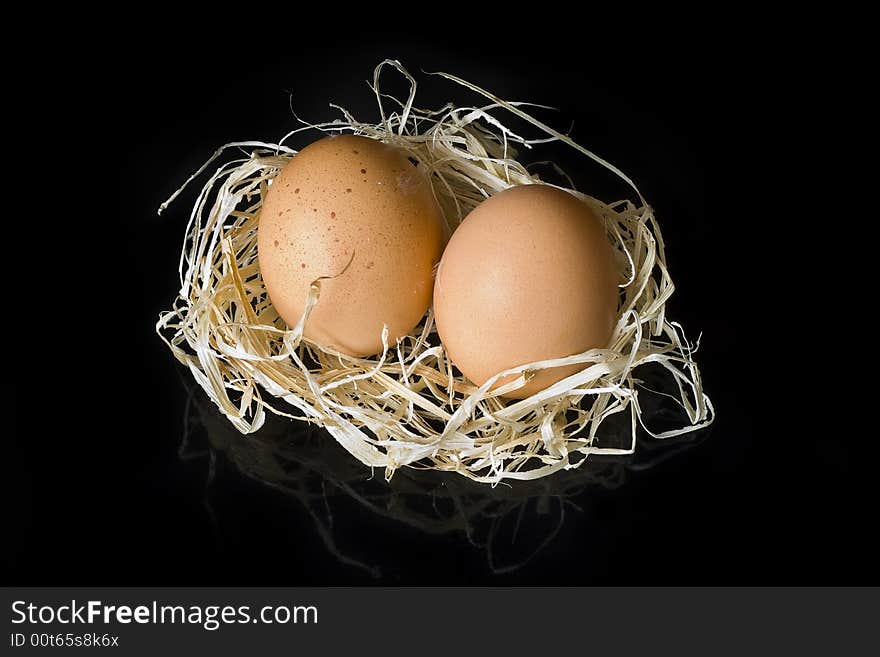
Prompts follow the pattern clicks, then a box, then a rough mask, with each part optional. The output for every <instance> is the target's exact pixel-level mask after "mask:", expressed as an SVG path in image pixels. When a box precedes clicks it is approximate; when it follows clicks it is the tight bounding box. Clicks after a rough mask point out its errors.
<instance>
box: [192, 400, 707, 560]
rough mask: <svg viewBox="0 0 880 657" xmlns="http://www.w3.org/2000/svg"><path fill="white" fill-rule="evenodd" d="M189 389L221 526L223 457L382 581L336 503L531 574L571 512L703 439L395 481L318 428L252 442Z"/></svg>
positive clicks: (624, 434) (656, 414) (274, 422)
mask: <svg viewBox="0 0 880 657" xmlns="http://www.w3.org/2000/svg"><path fill="white" fill-rule="evenodd" d="M188 387H189V386H188ZM189 388H190V389H189V393H190V394H189V398H188V400H187V408H186V412H185V417H184V427H185V430H184V436H183V440H182V442H181V445H180V456H181V458H183V459H186V460H188V459H191V458H196V457H199V456H203V455H207V456H208V457H209V459H210V469H209V473H208V480H207V482H206V493H205V494H206V497H205V503H206V506H207V508H208V512H209V513H210V515H211V517H212V520H213V521H214V522H215V523H216V521H217V519H216V516H215V512H214V509H213V505H212V503H211V495H210V492H211V484H212V483H213V481H214V479H215V476H216V463H217V461H216V458H217V454H218V453H222V454H224V455H225V456H226V458H227V459H228V461H229V462H231V463H232V464H234V466H235V467H236V469H237V470H239V471H240V472H241V473H243V474H245V475H246V476H248V477H249V478H251V479H253V480H256V481H258V482H260V483H262V484H264V485H266V486H269V487H271V488H273V489H275V490H277V491H280V492H282V493H284V494H285V495H288V496H290V497H293V498H295V499H296V500H298V501H299V502H300V503H301V504H302V506H303V508H304V509H305V510H306V511H307V512H308V514H309V515H310V516H311V518H312V520H313V521H314V523H315V528H316V531H317V532H318V534H319V535H320V537H321V539H322V540H323V542H324V544H325V545H326V547H327V549H328V550H329V551H330V552H331V553H332V554H333V555H334V556H335V557H337V558H338V559H339V560H340V561H341V562H342V563H345V564H347V565H350V566H354V567H358V568H361V569H363V570H366V571H367V572H369V573H370V574H372V575H373V576H374V577H378V576H379V574H380V572H379V568H378V567H377V566H370V565H367V564H365V563H363V562H362V561H359V560H357V559H354V558H352V557H351V556H349V555H347V554H345V553H344V552H343V550H342V549H341V548H340V547H339V546H338V545H337V539H336V530H335V527H334V517H333V511H332V509H331V499H332V498H334V497H337V498H339V497H341V496H344V497H347V498H349V499H350V500H353V501H354V502H356V503H357V504H358V505H359V506H360V507H362V508H363V509H366V510H367V511H369V512H370V513H372V514H375V515H377V516H379V517H383V518H388V519H391V520H394V521H397V522H401V523H404V524H406V525H408V526H411V527H414V528H416V529H418V530H420V531H422V532H425V533H427V534H432V535H440V534H447V533H450V532H460V533H461V534H463V535H464V536H465V537H466V539H467V540H468V541H469V542H470V543H471V544H472V545H473V546H474V547H476V548H478V549H482V550H485V552H486V556H487V559H488V562H489V567H490V568H491V569H492V571H493V572H495V573H498V574H500V573H505V572H511V571H513V570H516V569H518V568H520V567H522V566H524V565H525V564H526V563H528V562H529V561H530V560H531V559H532V558H533V557H534V556H535V555H537V554H538V553H539V552H540V551H541V550H542V549H543V548H544V547H546V546H547V545H549V544H550V543H551V542H552V541H553V539H554V538H555V537H556V536H557V534H558V533H559V531H560V529H561V528H562V526H563V523H564V521H565V517H566V511H569V512H571V511H575V512H580V511H581V509H580V508H579V507H578V506H577V505H576V504H575V503H574V502H573V501H572V498H574V497H576V496H577V495H579V494H580V493H582V492H583V491H584V490H586V489H588V488H592V489H604V490H612V489H616V488H618V487H620V486H621V485H623V484H624V482H625V481H626V478H627V475H628V472H629V471H630V470H643V469H647V468H650V467H653V466H655V465H657V464H658V463H660V462H661V461H664V460H666V459H667V458H669V457H670V456H672V455H674V454H676V453H679V452H680V451H682V450H684V449H687V448H688V447H690V446H692V445H694V444H695V443H696V442H698V441H699V440H701V438H702V434H692V435H693V439H692V440H688V441H684V442H682V441H679V442H676V443H675V444H668V443H666V444H663V443H660V442H658V441H649V440H644V439H639V450H637V452H636V455H630V456H624V457H594V458H591V459H589V460H588V461H587V462H585V463H584V464H583V465H582V466H581V467H580V468H578V469H573V470H563V471H560V472H558V473H556V475H555V476H554V477H549V478H542V479H536V480H533V481H522V482H516V483H515V484H514V485H512V486H511V485H505V484H501V485H498V486H495V487H488V486H484V485H481V484H478V483H475V482H473V481H470V480H468V479H465V478H463V477H455V476H451V475H450V474H449V473H443V472H437V471H435V470H415V469H405V470H401V471H400V472H398V474H397V476H395V477H394V478H393V479H391V480H390V481H386V480H385V479H384V478H382V477H378V476H373V475H367V474H365V473H364V470H363V467H362V466H361V465H360V464H359V463H358V462H357V461H356V460H354V459H352V458H351V456H350V455H349V454H348V453H347V452H345V451H344V450H342V449H340V447H339V445H338V444H337V443H336V442H335V441H333V440H330V439H329V437H328V436H327V434H326V432H325V431H323V430H322V429H320V428H318V427H315V426H313V425H309V424H306V423H299V422H293V423H291V422H289V421H286V420H284V419H278V418H270V419H269V421H268V422H267V423H266V425H265V426H264V427H263V428H262V429H261V430H260V431H259V432H258V433H256V434H253V435H251V436H249V437H247V438H244V437H243V436H242V435H241V434H240V433H239V432H238V431H236V430H235V429H234V428H233V427H232V426H231V425H230V424H229V422H228V421H227V420H226V419H225V418H224V417H223V416H222V415H221V414H220V413H219V412H218V410H217V408H216V407H215V406H214V404H212V403H211V402H210V400H209V399H208V398H207V397H206V396H205V395H204V393H202V391H201V390H199V389H197V388H196V387H195V386H192V387H189ZM651 413H652V417H653V418H654V419H655V420H656V419H660V420H661V421H662V416H663V414H664V413H665V410H664V409H661V408H655V409H652V410H651ZM670 421H672V422H674V419H672V420H670ZM200 428H201V429H203V430H204V433H205V436H204V437H205V438H207V440H208V443H209V445H208V449H207V450H205V451H199V450H197V449H195V448H194V447H193V442H194V440H195V439H194V436H196V435H197V434H198V433H199V429H200ZM629 430H630V428H629V425H628V424H624V425H623V426H621V427H620V431H619V433H620V434H621V440H622V441H628V440H629V439H630V436H629ZM502 541H503V542H504V551H505V553H506V554H508V555H510V554H514V556H513V557H510V556H508V558H507V559H506V560H505V562H504V563H499V559H498V554H497V553H498V550H497V547H498V546H500V545H501V544H502Z"/></svg>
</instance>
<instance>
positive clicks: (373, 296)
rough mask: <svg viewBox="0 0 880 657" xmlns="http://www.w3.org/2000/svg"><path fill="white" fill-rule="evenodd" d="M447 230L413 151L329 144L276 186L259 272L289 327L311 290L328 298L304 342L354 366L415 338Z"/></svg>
mask: <svg viewBox="0 0 880 657" xmlns="http://www.w3.org/2000/svg"><path fill="white" fill-rule="evenodd" d="M445 226H446V224H445V221H444V219H443V215H442V214H441V212H440V208H439V206H438V205H437V202H436V201H435V199H434V196H433V193H432V191H431V186H430V183H429V182H428V180H427V178H426V177H425V176H424V175H423V174H422V173H421V171H420V170H419V169H418V168H417V167H416V166H414V164H413V163H412V162H411V161H410V160H409V159H408V157H407V153H406V151H404V150H402V149H400V148H398V147H395V146H390V145H388V144H383V143H382V142H379V141H376V140H373V139H368V138H366V137H358V136H352V135H343V136H333V137H325V138H324V139H321V140H319V141H316V142H314V143H312V144H310V145H309V146H307V147H306V148H304V149H303V150H302V151H300V152H299V153H298V154H297V155H295V156H294V157H293V158H292V159H291V160H290V162H288V163H287V164H286V165H285V167H284V168H283V169H282V170H281V172H280V173H279V174H278V176H277V177H276V178H275V179H274V181H273V182H272V184H271V186H270V187H269V192H268V193H267V195H266V198H265V201H264V203H263V208H262V211H261V213H260V224H259V232H258V245H257V248H258V255H259V264H260V272H261V274H262V277H263V281H264V283H265V285H266V289H267V291H268V293H269V298H270V300H271V301H272V304H273V305H274V306H275V309H276V310H277V311H278V314H279V315H280V316H281V317H282V318H283V319H284V321H285V322H287V324H288V325H289V326H294V325H296V323H297V322H298V321H299V319H300V317H301V315H302V312H303V310H304V308H305V304H306V300H307V298H308V293H309V287H310V285H311V283H312V281H314V280H316V279H318V278H320V277H323V276H328V277H332V278H328V279H325V280H322V281H321V296H320V299H319V301H318V304H317V305H316V306H315V307H314V309H313V310H312V313H311V314H310V316H309V319H308V321H307V322H306V325H305V328H304V335H305V337H307V338H309V339H310V340H312V341H314V342H317V343H318V344H320V345H322V346H325V347H330V348H332V349H336V350H338V351H341V352H343V353H346V354H349V355H353V356H368V355H371V354H375V353H377V352H380V351H381V350H382V326H383V325H387V326H388V329H389V342H390V344H391V345H394V343H395V340H396V339H397V338H399V337H401V336H404V335H406V334H407V333H409V332H410V331H411V330H412V329H413V328H415V326H416V325H417V324H418V323H419V321H420V320H421V318H422V316H423V315H424V314H425V311H426V310H427V308H428V306H429V305H430V303H431V295H432V272H433V268H434V266H435V265H436V263H437V262H438V261H439V260H440V256H441V254H442V252H443V246H444V243H445V236H446V228H445Z"/></svg>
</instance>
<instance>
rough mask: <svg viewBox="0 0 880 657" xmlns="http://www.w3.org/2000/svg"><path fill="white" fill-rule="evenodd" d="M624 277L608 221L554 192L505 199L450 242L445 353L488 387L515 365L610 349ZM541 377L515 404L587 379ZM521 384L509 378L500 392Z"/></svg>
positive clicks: (564, 370) (536, 188)
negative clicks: (565, 380)
mask: <svg viewBox="0 0 880 657" xmlns="http://www.w3.org/2000/svg"><path fill="white" fill-rule="evenodd" d="M619 282H620V280H619V274H618V267H617V265H616V261H615V256H614V250H613V248H612V246H611V244H610V242H609V240H608V238H607V237H606V234H605V230H604V227H603V224H602V221H601V220H600V219H599V218H598V217H597V216H596V215H595V214H594V213H593V212H592V211H591V209H590V207H589V206H588V205H587V204H586V203H584V202H583V201H581V200H580V199H578V198H577V197H575V196H574V195H572V194H570V193H568V192H565V191H562V190H560V189H557V188H555V187H550V186H548V185H540V184H536V185H524V186H518V187H513V188H511V189H507V190H505V191H502V192H499V193H498V194H496V195H494V196H492V197H491V198H489V199H488V200H486V201H484V202H483V203H481V204H480V205H478V206H477V207H476V208H475V209H474V210H473V211H472V212H471V213H470V214H468V216H467V217H466V218H465V219H464V221H463V222H462V223H461V225H460V226H459V227H458V229H457V230H456V231H455V233H453V235H452V237H451V238H450V240H449V244H448V245H447V247H446V250H445V252H444V254H443V258H442V260H441V262H440V266H439V269H438V271H437V279H436V282H435V286H434V316H435V321H436V324H437V332H438V334H439V336H440V339H441V341H442V343H443V345H444V347H445V349H446V353H447V354H448V356H449V358H450V359H451V360H452V362H453V363H454V364H455V365H456V366H457V367H458V369H459V370H461V372H462V373H463V374H464V375H465V376H466V377H467V378H468V379H470V380H471V381H472V382H473V383H475V384H477V385H482V384H483V383H485V382H486V380H487V379H489V378H490V377H491V376H493V375H495V374H497V373H498V372H500V371H502V370H505V369H507V368H510V367H515V366H517V365H524V364H526V363H530V362H534V361H538V360H545V359H549V358H560V357H564V356H570V355H572V354H578V353H581V352H583V351H586V350H588V349H592V348H597V347H600V348H601V347H607V346H608V342H609V340H610V338H611V335H612V330H613V328H614V325H615V321H616V315H617V305H618V299H619V288H618V283H619ZM584 367H585V366H584V365H583V364H580V365H571V366H565V367H557V368H552V369H548V370H542V371H540V372H538V373H536V374H535V376H534V378H532V379H531V380H530V381H529V382H528V383H527V384H526V385H525V386H524V387H522V388H520V389H518V390H516V391H513V392H512V393H510V394H509V395H508V396H509V397H512V398H517V399H522V398H525V397H527V396H529V395H531V394H534V393H535V392H538V391H540V390H543V389H544V388H546V387H547V386H549V385H551V384H553V383H555V382H557V381H559V380H560V379H563V378H565V377H566V376H569V375H571V374H574V373H575V372H577V371H579V370H581V369H583V368H584ZM514 378H515V377H513V376H511V377H506V378H504V379H502V380H501V381H499V382H498V383H497V384H496V385H495V387H497V386H498V385H500V384H502V383H506V382H509V381H511V380H513V379H514Z"/></svg>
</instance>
